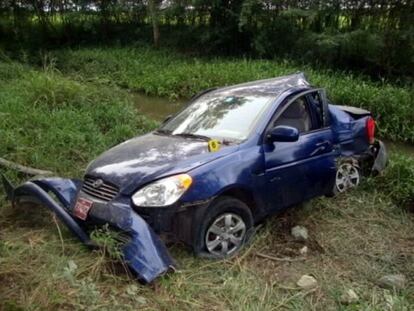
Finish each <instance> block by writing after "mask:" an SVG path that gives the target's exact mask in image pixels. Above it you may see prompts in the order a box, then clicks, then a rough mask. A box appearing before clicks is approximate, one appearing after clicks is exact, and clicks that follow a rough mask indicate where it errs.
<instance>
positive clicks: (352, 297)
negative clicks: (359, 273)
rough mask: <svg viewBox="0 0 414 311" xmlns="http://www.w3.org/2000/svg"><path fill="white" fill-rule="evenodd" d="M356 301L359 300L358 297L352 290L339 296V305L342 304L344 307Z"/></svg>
mask: <svg viewBox="0 0 414 311" xmlns="http://www.w3.org/2000/svg"><path fill="white" fill-rule="evenodd" d="M358 300H359V297H358V295H357V294H356V293H355V292H354V290H353V289H348V290H346V291H345V292H344V293H343V294H342V295H341V303H342V304H344V305H349V304H352V303H355V302H357V301H358Z"/></svg>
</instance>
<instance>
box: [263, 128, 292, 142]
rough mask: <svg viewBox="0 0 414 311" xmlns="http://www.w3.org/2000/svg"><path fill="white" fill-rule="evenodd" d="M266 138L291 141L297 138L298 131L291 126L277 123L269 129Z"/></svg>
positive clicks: (272, 140) (273, 140)
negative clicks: (277, 124)
mask: <svg viewBox="0 0 414 311" xmlns="http://www.w3.org/2000/svg"><path fill="white" fill-rule="evenodd" d="M267 139H268V141H269V142H275V141H280V142H293V141H297V140H298V139H299V131H298V129H297V128H295V127H292V126H285V125H279V126H276V127H274V128H273V129H272V130H271V131H270V133H269V134H268V135H267Z"/></svg>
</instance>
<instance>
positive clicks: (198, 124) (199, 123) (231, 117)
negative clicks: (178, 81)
mask: <svg viewBox="0 0 414 311" xmlns="http://www.w3.org/2000/svg"><path fill="white" fill-rule="evenodd" d="M272 99H273V98H272V97H268V96H254V95H251V96H228V95H227V94H217V95H214V96H211V95H209V94H207V95H204V96H202V97H200V98H199V99H197V100H196V101H195V102H194V103H192V104H191V105H189V106H188V107H187V108H185V109H184V110H183V111H181V112H180V113H179V114H178V115H177V116H175V117H174V118H173V119H171V120H170V121H168V122H167V123H166V124H164V125H163V126H162V127H161V128H160V130H161V131H164V132H168V133H171V134H172V135H180V134H193V135H202V136H207V137H210V138H215V139H229V140H236V141H241V140H244V139H246V138H247V137H248V136H249V134H250V133H251V131H252V130H253V128H254V127H255V125H256V122H257V121H258V120H259V119H260V117H261V115H262V114H263V112H264V111H266V110H267V108H268V107H269V106H270V104H271V102H272Z"/></svg>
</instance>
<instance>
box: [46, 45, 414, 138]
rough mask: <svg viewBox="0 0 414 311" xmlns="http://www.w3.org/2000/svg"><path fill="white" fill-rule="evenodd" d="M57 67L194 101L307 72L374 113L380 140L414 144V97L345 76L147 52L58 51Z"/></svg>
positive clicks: (338, 97) (406, 90)
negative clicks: (204, 94)
mask: <svg viewBox="0 0 414 311" xmlns="http://www.w3.org/2000/svg"><path fill="white" fill-rule="evenodd" d="M54 57H56V58H57V66H58V68H59V69H60V70H62V71H63V72H65V73H68V74H71V75H72V76H75V77H77V78H78V79H81V80H82V81H95V82H99V83H101V84H111V83H115V84H117V85H120V86H122V87H125V88H128V89H131V90H135V91H143V92H145V93H147V94H151V95H158V96H167V97H170V98H178V97H190V96H192V95H194V94H195V93H197V92H198V91H200V90H203V89H206V88H210V87H215V86H224V85H229V84H235V83H240V82H245V81H251V80H257V79H263V78H269V77H275V76H280V75H284V74H290V73H294V72H297V71H304V72H305V73H306V74H307V76H308V77H309V80H310V81H311V83H312V84H313V85H315V86H319V87H324V88H326V89H327V91H328V95H329V98H330V99H331V100H332V101H333V102H334V103H336V104H340V105H352V106H357V107H363V108H366V109H369V110H370V111H372V112H373V114H374V115H375V117H376V118H377V121H378V126H379V131H380V134H381V136H383V137H387V138H390V139H393V140H401V141H409V142H414V91H413V89H412V88H410V87H408V86H407V87H398V86H394V85H391V84H388V83H385V82H384V83H375V82H370V81H369V80H368V79H367V78H365V77H362V76H357V75H352V74H346V73H341V72H334V71H327V70H315V69H313V68H310V67H307V66H295V65H293V64H291V63H289V62H276V61H267V60H249V59H235V60H229V59H204V58H189V57H183V56H182V55H180V54H177V53H174V52H171V51H167V50H161V51H154V50H151V49H147V48H137V49H132V48H106V49H101V48H95V49H79V50H72V51H68V50H65V51H57V52H55V53H54Z"/></svg>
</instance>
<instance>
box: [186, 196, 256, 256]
mask: <svg viewBox="0 0 414 311" xmlns="http://www.w3.org/2000/svg"><path fill="white" fill-rule="evenodd" d="M252 227H253V217H252V214H251V211H250V209H249V208H248V206H247V205H246V204H245V203H243V202H242V201H240V200H238V199H236V198H232V197H221V198H218V199H216V200H215V201H214V202H213V203H212V204H211V205H210V206H209V208H208V210H207V212H206V215H205V217H203V219H202V223H201V225H200V226H199V230H198V232H197V239H196V245H195V246H194V250H195V252H196V254H197V255H207V256H209V257H213V258H225V257H229V256H232V255H234V254H236V253H237V252H238V251H239V250H240V249H241V248H242V246H243V245H244V243H245V241H246V237H247V234H248V232H249V230H250V229H251V228H252Z"/></svg>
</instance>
